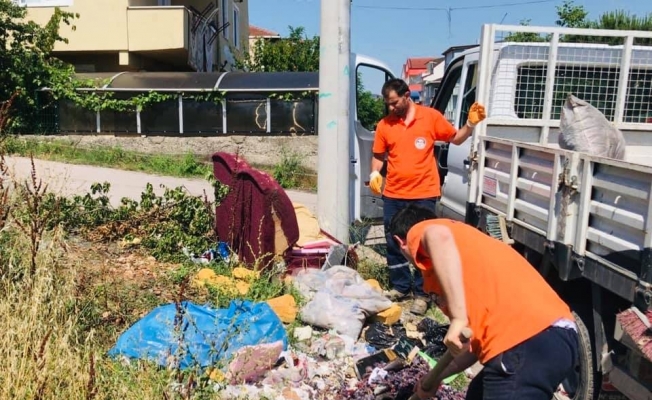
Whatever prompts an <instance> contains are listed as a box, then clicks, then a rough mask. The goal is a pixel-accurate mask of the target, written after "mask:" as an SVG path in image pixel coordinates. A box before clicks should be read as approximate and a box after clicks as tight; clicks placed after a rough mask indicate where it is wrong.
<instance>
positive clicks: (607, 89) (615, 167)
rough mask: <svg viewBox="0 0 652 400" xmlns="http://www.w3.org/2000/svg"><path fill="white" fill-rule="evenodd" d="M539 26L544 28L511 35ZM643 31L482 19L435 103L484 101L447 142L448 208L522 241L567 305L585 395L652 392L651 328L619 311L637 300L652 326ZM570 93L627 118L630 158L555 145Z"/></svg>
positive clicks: (453, 107)
mask: <svg viewBox="0 0 652 400" xmlns="http://www.w3.org/2000/svg"><path fill="white" fill-rule="evenodd" d="M515 34H519V35H518V36H515ZM533 34H534V35H539V36H540V37H543V38H544V39H543V40H540V41H538V42H523V41H513V39H511V40H510V38H515V37H519V36H520V38H523V37H524V36H526V35H527V36H530V37H531V36H532V35H533ZM596 38H600V39H599V40H595V39H596ZM588 42H594V43H592V44H590V43H588ZM595 42H602V43H605V42H607V43H609V44H596V43H595ZM639 43H643V44H648V45H650V44H652V32H638V31H616V30H591V29H568V28H540V27H525V26H501V25H485V26H483V28H482V35H481V42H480V44H479V46H478V47H476V48H473V49H470V50H467V51H466V52H464V53H462V54H461V55H460V56H458V57H457V58H456V59H455V60H454V61H453V62H452V63H451V64H450V66H449V67H448V68H447V71H446V73H445V76H444V78H443V81H442V84H441V87H440V89H439V93H438V95H437V97H436V99H435V101H434V103H433V107H435V108H437V109H438V110H440V111H441V112H443V113H445V115H447V116H450V120H451V122H452V123H453V124H454V125H455V126H461V125H462V124H463V123H464V122H465V121H466V113H467V112H468V109H469V107H470V105H471V104H472V103H473V102H474V101H476V100H477V101H479V102H481V103H482V104H484V105H485V106H486V108H487V119H486V121H485V122H483V123H481V124H480V125H479V126H478V127H477V128H476V129H475V132H474V135H473V137H472V138H469V140H467V142H466V143H464V144H463V145H461V146H455V145H450V146H449V145H447V144H441V145H439V146H438V148H437V151H436V155H437V157H438V163H439V169H440V175H441V177H442V178H443V179H442V181H443V182H444V183H443V186H442V198H441V202H440V205H439V213H440V215H441V216H443V217H448V218H454V219H458V220H463V221H465V222H466V223H468V224H471V225H473V226H475V227H478V228H479V229H481V230H484V231H485V232H488V233H493V235H494V236H497V237H500V238H502V240H504V241H506V242H508V243H510V244H512V245H513V247H514V248H516V249H518V250H519V251H520V252H521V253H522V254H523V255H524V256H525V257H526V258H527V259H528V260H529V261H530V262H531V263H532V265H533V267H535V268H537V269H538V270H539V271H540V272H541V274H542V275H543V276H545V277H546V279H547V280H548V282H549V283H550V284H551V285H552V286H553V287H554V288H555V290H557V292H558V293H559V294H560V295H561V296H562V297H563V298H564V299H565V300H566V301H567V302H568V303H569V304H570V305H571V307H572V308H573V310H574V312H575V313H576V315H577V317H578V320H579V327H580V329H579V331H580V337H581V346H580V347H581V366H580V371H578V375H577V377H569V380H568V381H567V382H566V383H565V385H564V389H565V390H566V391H567V392H569V396H570V397H571V398H575V399H583V400H588V399H597V398H623V396H625V397H626V398H629V399H636V400H638V399H652V373H651V372H652V363H651V362H650V361H651V360H650V358H649V353H648V356H647V357H646V356H645V354H644V352H643V351H642V348H643V347H644V346H645V344H646V343H647V342H648V341H650V339H652V330H650V332H646V333H645V334H644V337H643V339H644V340H643V341H640V340H639V341H638V342H637V340H636V339H637V338H633V339H632V338H630V337H629V336H628V333H629V332H628V331H627V330H626V329H624V328H623V326H622V325H621V324H620V323H619V322H618V319H617V315H618V314H620V313H623V312H625V313H627V312H630V313H632V311H635V312H633V313H632V315H638V316H641V320H640V321H637V322H636V323H640V324H641V326H643V327H645V326H647V327H649V325H650V323H649V321H648V320H647V318H646V317H643V315H642V314H643V313H646V312H647V311H649V310H651V309H652V147H650V146H651V145H652V47H650V46H643V45H639ZM456 93H459V95H454V94H456ZM569 93H572V94H574V95H575V96H577V97H579V98H581V99H583V100H585V101H588V102H589V103H590V104H592V105H593V106H595V107H597V108H598V109H599V110H600V111H601V112H602V113H603V114H604V115H605V116H606V117H607V118H608V119H609V120H610V121H612V122H613V124H614V126H615V127H617V128H618V129H620V131H621V132H622V133H623V135H624V138H625V140H626V142H627V148H626V160H625V161H619V160H614V159H608V158H605V157H595V156H592V155H589V154H584V153H579V152H574V151H566V150H563V149H561V148H560V147H559V145H558V144H557V143H558V142H557V140H558V136H559V120H560V113H561V109H562V106H563V104H564V100H565V98H566V95H567V94H569ZM496 227H499V228H500V229H497V228H496ZM641 312H642V313H641ZM645 335H647V337H648V338H647V340H645V339H646V338H645ZM573 378H578V379H573ZM601 392H602V395H601ZM599 396H602V397H599ZM619 396H620V397H619Z"/></svg>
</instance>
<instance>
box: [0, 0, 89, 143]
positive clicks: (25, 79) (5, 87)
mask: <svg viewBox="0 0 652 400" xmlns="http://www.w3.org/2000/svg"><path fill="white" fill-rule="evenodd" d="M26 15H27V10H26V8H25V7H22V6H19V5H17V4H16V3H14V2H13V1H11V0H0V100H4V99H9V98H10V97H11V96H12V94H13V93H15V92H18V95H17V96H16V98H15V99H14V103H13V108H12V110H15V112H13V113H12V116H11V120H10V121H9V123H8V126H7V130H8V131H16V130H23V131H25V130H27V129H32V130H33V129H37V128H36V126H35V125H36V124H37V121H38V118H36V117H37V113H38V101H37V98H36V96H37V95H36V93H37V90H38V89H41V88H43V87H44V86H50V85H51V84H52V83H53V82H55V81H56V82H67V81H70V80H71V75H72V73H73V68H72V66H70V65H68V64H65V63H64V62H62V61H61V60H59V59H57V58H54V57H52V55H51V53H52V50H53V49H54V45H55V44H56V43H57V42H64V43H67V39H65V38H63V37H61V36H60V35H59V28H60V26H61V23H65V24H67V25H70V23H71V21H72V19H73V18H75V17H78V15H73V14H72V13H69V12H64V11H61V10H60V9H59V8H56V9H55V11H54V14H53V15H52V17H51V18H50V21H49V22H48V23H47V24H45V26H40V25H38V24H37V23H35V22H33V21H26V18H25V17H26ZM73 29H74V27H73Z"/></svg>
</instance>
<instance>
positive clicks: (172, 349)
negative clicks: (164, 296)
mask: <svg viewBox="0 0 652 400" xmlns="http://www.w3.org/2000/svg"><path fill="white" fill-rule="evenodd" d="M278 341H281V342H282V343H283V350H286V349H287V345H288V338H287V335H286V332H285V328H284V327H283V324H282V323H281V320H280V319H279V318H278V317H277V316H276V314H275V313H274V311H272V309H271V308H270V307H269V305H268V304H267V303H251V302H249V301H238V300H234V301H232V302H231V303H230V305H229V308H228V309H214V308H211V307H208V306H199V305H196V304H193V303H191V302H182V303H180V304H179V306H178V308H177V305H176V304H167V305H163V306H159V307H157V308H155V309H154V310H152V311H151V312H150V313H149V314H147V315H146V316H145V317H143V318H142V319H140V320H139V321H137V322H136V323H135V324H134V325H132V326H131V327H130V328H129V329H128V330H127V331H126V332H124V333H123V334H122V335H120V337H119V338H118V341H117V343H116V345H115V346H114V347H113V348H112V349H111V350H110V351H109V356H112V357H119V356H125V357H128V358H134V359H150V360H152V361H154V362H156V363H157V364H158V365H161V366H163V367H178V368H180V369H182V370H183V369H187V368H189V367H200V368H206V367H209V366H214V365H217V364H219V363H220V362H222V363H225V362H229V361H230V360H231V359H232V357H233V355H234V354H235V353H236V352H237V351H238V350H239V349H240V348H243V347H245V346H256V345H260V344H266V343H275V342H278Z"/></svg>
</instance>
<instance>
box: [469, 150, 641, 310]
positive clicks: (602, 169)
mask: <svg viewBox="0 0 652 400" xmlns="http://www.w3.org/2000/svg"><path fill="white" fill-rule="evenodd" d="M478 156H479V162H478V177H479V183H480V188H479V195H478V198H477V201H476V205H477V206H479V207H480V208H483V209H485V210H487V211H489V212H491V213H494V214H497V215H499V216H503V217H504V218H505V220H506V221H507V222H508V223H509V224H511V225H514V226H518V227H521V228H523V229H526V230H528V231H530V232H531V233H535V234H538V235H540V236H542V237H544V238H545V240H546V242H547V243H549V244H550V245H552V246H554V245H563V246H566V247H568V248H569V249H570V250H572V254H573V258H574V260H575V262H576V263H581V262H582V261H581V260H582V259H584V258H588V259H591V260H594V261H596V262H598V263H601V264H609V265H611V266H612V267H617V268H619V269H622V270H623V271H622V272H624V271H628V272H630V273H631V274H633V275H635V276H637V277H639V278H640V279H642V280H644V281H645V282H648V283H649V282H652V265H651V257H650V254H651V253H650V250H651V249H652V218H651V217H652V167H649V166H644V165H639V164H633V163H628V162H624V161H618V160H611V159H605V158H602V157H592V156H590V155H587V154H581V153H578V152H573V151H566V150H561V149H554V148H549V147H545V146H540V145H536V144H529V143H524V142H517V141H513V140H506V139H500V138H494V137H482V138H481V140H480V148H479V154H478ZM627 297H629V296H627Z"/></svg>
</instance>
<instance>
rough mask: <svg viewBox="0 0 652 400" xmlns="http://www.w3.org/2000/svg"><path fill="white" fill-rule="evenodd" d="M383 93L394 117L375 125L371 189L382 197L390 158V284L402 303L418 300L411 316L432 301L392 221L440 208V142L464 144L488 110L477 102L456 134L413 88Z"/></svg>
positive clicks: (386, 205)
mask: <svg viewBox="0 0 652 400" xmlns="http://www.w3.org/2000/svg"><path fill="white" fill-rule="evenodd" d="M382 95H383V97H384V100H385V103H386V104H387V105H388V107H389V111H390V114H389V115H388V116H386V117H385V118H383V119H382V120H381V121H380V122H379V123H378V126H377V127H376V136H375V139H374V145H373V157H372V160H371V175H370V177H369V188H370V189H371V191H372V192H373V193H375V194H377V195H381V187H382V185H383V177H382V176H381V174H380V170H381V168H382V167H383V162H384V158H385V154H387V156H388V157H387V182H386V184H385V189H384V191H383V193H382V196H383V222H384V226H385V237H386V241H387V266H388V268H389V282H390V285H391V291H390V292H389V293H388V297H389V298H390V299H391V300H393V301H400V300H403V299H405V298H407V297H408V296H409V295H410V292H412V294H413V295H414V298H415V299H414V304H413V306H412V309H411V312H412V313H413V314H417V315H423V314H425V313H426V311H427V310H428V306H429V298H428V297H427V296H425V294H424V292H423V278H422V276H421V274H420V273H419V271H418V270H416V271H415V276H414V284H413V282H412V281H413V279H412V273H411V270H410V265H409V263H408V261H407V260H406V259H405V258H404V257H403V256H402V255H401V252H400V250H399V249H398V247H396V244H395V243H394V241H393V240H392V238H391V236H390V235H389V234H388V233H387V231H388V226H389V221H390V220H391V219H392V217H393V216H394V214H395V213H396V212H397V211H399V210H400V209H402V208H404V207H405V206H407V205H408V204H419V205H422V206H424V207H428V208H429V209H431V210H433V211H434V210H435V206H436V204H437V200H438V199H439V197H440V193H441V191H440V182H439V171H438V169H437V161H436V160H435V152H434V150H435V142H436V141H441V142H450V143H453V144H457V145H459V144H462V143H464V141H465V140H466V139H467V138H468V137H469V136H470V135H471V133H472V132H473V128H474V127H475V125H476V124H477V123H479V122H480V121H482V120H483V119H484V118H485V110H484V107H483V106H481V105H479V104H477V103H475V104H473V105H472V106H471V108H470V110H469V117H468V121H467V122H466V124H465V125H464V126H463V127H462V128H460V129H459V130H456V129H455V128H454V127H453V125H451V123H450V122H448V120H446V118H444V116H443V115H442V114H441V113H440V112H439V111H437V110H435V109H434V108H430V107H424V106H422V105H418V104H415V103H414V102H413V101H412V99H411V98H410V88H409V87H408V85H407V84H406V83H405V82H404V81H403V80H401V79H392V80H389V81H387V82H385V84H384V85H383V88H382Z"/></svg>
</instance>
